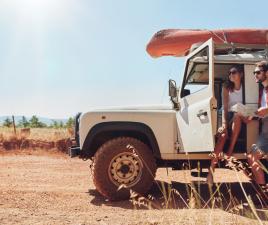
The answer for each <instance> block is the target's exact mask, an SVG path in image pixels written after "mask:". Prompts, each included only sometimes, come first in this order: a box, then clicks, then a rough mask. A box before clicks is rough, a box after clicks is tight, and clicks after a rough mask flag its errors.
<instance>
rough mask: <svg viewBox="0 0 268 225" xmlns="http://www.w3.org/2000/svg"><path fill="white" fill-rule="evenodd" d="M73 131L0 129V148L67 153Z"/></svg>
mask: <svg viewBox="0 0 268 225" xmlns="http://www.w3.org/2000/svg"><path fill="white" fill-rule="evenodd" d="M72 135H73V131H72V130H70V129H65V128H62V129H53V128H31V129H30V128H26V129H17V130H16V134H15V132H14V130H13V128H6V127H0V148H2V149H5V150H13V149H37V148H41V149H47V150H49V149H58V150H60V151H63V152H67V151H68V147H70V146H71V144H72V143H71V137H72Z"/></svg>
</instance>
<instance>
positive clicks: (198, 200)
mask: <svg viewBox="0 0 268 225" xmlns="http://www.w3.org/2000/svg"><path fill="white" fill-rule="evenodd" d="M256 193H257V189H256V187H254V186H253V185H252V184H251V183H248V182H247V183H239V182H234V183H216V184H214V185H213V186H209V185H208V184H207V183H204V182H199V181H195V182H192V183H180V182H171V183H166V182H163V181H159V180H156V181H155V183H154V185H153V186H152V188H151V190H150V191H149V193H148V195H147V196H146V197H144V196H140V195H138V194H137V195H134V197H132V199H131V200H126V201H109V200H107V199H106V198H105V197H103V196H102V195H101V194H99V193H98V192H97V191H96V190H95V189H90V190H89V192H88V194H89V195H90V196H91V198H92V196H93V199H92V200H91V201H90V203H91V204H94V205H97V206H101V205H103V204H104V205H107V206H112V207H119V208H124V209H134V208H135V209H137V210H139V209H182V208H184V209H185V208H195V209H198V208H199V209H209V208H214V209H215V208H217V209H221V210H224V211H226V212H229V213H234V214H238V215H240V216H245V217H248V218H251V219H256V216H258V217H259V218H260V219H261V220H266V221H268V210H267V204H268V203H265V202H264V201H263V199H261V198H260V197H259V196H257V195H256ZM252 206H253V208H254V209H252Z"/></svg>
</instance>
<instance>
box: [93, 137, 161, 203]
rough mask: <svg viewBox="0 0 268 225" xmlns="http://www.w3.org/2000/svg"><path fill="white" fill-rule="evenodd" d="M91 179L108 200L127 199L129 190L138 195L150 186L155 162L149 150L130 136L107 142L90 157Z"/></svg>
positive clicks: (153, 175) (145, 191)
mask: <svg viewBox="0 0 268 225" xmlns="http://www.w3.org/2000/svg"><path fill="white" fill-rule="evenodd" d="M92 172H93V182H94V184H95V187H96V189H97V190H98V191H99V192H100V193H101V194H102V195H103V196H105V197H107V198H108V199H110V200H122V199H128V198H129V196H130V190H133V191H135V192H137V193H139V194H141V195H143V194H145V193H147V192H148V190H149V189H150V188H151V186H152V184H153V181H154V178H155V172H156V163H155V159H154V157H153V155H152V151H151V149H150V148H149V147H148V146H147V145H146V144H144V143H143V142H141V141H139V140H137V139H135V138H131V137H119V138H115V139H112V140H110V141H107V142H106V143H104V144H103V145H102V146H101V147H100V148H99V149H98V150H97V152H96V154H95V156H94V160H93V167H92Z"/></svg>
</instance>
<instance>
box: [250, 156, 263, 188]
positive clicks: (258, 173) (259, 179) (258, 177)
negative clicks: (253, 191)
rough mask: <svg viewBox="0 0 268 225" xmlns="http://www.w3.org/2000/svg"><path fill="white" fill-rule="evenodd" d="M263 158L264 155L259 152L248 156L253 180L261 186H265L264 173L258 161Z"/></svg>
mask: <svg viewBox="0 0 268 225" xmlns="http://www.w3.org/2000/svg"><path fill="white" fill-rule="evenodd" d="M262 156H263V154H262V153H261V152H259V151H257V152H253V153H251V154H249V155H248V163H249V165H250V166H251V170H252V173H253V178H254V180H255V181H256V183H257V184H260V185H263V184H265V178H264V172H263V169H262V168H261V166H260V164H259V163H258V160H260V159H261V158H262Z"/></svg>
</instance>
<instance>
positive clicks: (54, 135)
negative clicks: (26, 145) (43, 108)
mask: <svg viewBox="0 0 268 225" xmlns="http://www.w3.org/2000/svg"><path fill="white" fill-rule="evenodd" d="M21 130H22V129H19V128H18V129H17V130H16V135H15V133H14V130H13V128H8V127H0V140H1V139H4V140H8V139H10V138H13V137H14V136H17V137H18V138H20V137H22V136H23V135H22V133H21ZM71 136H72V131H71V130H68V129H66V128H59V129H55V128H31V129H30V135H29V136H28V137H27V138H29V139H34V140H44V141H45V140H50V141H57V140H60V139H64V138H71Z"/></svg>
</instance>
